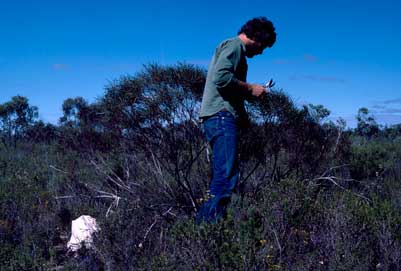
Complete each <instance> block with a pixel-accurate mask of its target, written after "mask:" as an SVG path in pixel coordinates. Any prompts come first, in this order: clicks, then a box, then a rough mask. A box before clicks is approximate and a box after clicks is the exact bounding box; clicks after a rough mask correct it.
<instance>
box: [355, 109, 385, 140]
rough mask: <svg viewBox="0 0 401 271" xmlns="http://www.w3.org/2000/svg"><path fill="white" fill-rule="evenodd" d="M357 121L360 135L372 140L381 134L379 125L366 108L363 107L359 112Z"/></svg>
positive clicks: (357, 130) (357, 129) (357, 131)
mask: <svg viewBox="0 0 401 271" xmlns="http://www.w3.org/2000/svg"><path fill="white" fill-rule="evenodd" d="M356 119H357V121H358V124H357V128H356V133H357V134H358V135H360V136H363V137H367V138H371V137H372V136H375V135H377V134H378V133H379V131H380V129H379V125H378V124H377V122H376V120H375V118H374V117H373V116H372V115H371V114H370V112H369V110H368V109H367V108H366V107H362V108H360V109H359V110H358V115H357V117H356Z"/></svg>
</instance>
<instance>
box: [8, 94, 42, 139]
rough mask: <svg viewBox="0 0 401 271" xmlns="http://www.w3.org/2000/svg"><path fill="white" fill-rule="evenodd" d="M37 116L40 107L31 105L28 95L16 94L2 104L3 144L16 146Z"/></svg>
mask: <svg viewBox="0 0 401 271" xmlns="http://www.w3.org/2000/svg"><path fill="white" fill-rule="evenodd" d="M37 118H38V108H37V107H36V106H30V105H29V102H28V98H26V97H23V96H14V97H12V98H11V101H9V102H6V103H4V104H0V137H1V140H2V142H3V144H4V145H5V146H9V145H10V144H14V146H15V145H16V142H17V140H18V139H19V138H21V137H22V136H23V134H24V133H25V132H26V130H27V129H28V128H29V127H30V126H31V125H33V124H34V123H35V120H36V119H37Z"/></svg>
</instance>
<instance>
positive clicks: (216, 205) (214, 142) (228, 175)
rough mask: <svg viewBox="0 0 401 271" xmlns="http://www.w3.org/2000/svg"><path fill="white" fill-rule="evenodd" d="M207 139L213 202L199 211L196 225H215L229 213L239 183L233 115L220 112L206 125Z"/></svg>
mask: <svg viewBox="0 0 401 271" xmlns="http://www.w3.org/2000/svg"><path fill="white" fill-rule="evenodd" d="M203 127H204V132H205V135H206V139H207V141H208V142H209V144H210V145H211V147H212V159H213V178H212V181H211V184H210V199H209V200H208V201H206V202H205V203H204V204H203V205H202V206H201V207H200V209H199V211H198V214H197V217H196V223H198V224H199V223H201V222H202V221H205V222H207V223H213V222H216V221H217V220H219V219H220V218H221V217H223V216H224V214H225V213H226V208H227V205H228V203H229V202H230V197H231V194H232V192H233V190H234V188H235V186H236V184H237V182H238V177H239V167H238V148H237V143H238V127H237V121H236V119H235V118H234V116H233V115H232V114H231V113H230V112H228V111H220V112H218V113H216V114H215V115H213V116H212V117H209V118H208V119H207V120H206V121H205V122H204V125H203Z"/></svg>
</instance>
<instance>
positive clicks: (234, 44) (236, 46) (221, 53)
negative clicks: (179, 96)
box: [200, 37, 249, 118]
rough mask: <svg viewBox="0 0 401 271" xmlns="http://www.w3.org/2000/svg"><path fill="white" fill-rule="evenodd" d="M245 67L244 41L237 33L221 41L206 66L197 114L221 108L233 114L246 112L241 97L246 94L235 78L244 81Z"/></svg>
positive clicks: (204, 114) (243, 97)
mask: <svg viewBox="0 0 401 271" xmlns="http://www.w3.org/2000/svg"><path fill="white" fill-rule="evenodd" d="M247 71H248V65H247V62H246V57H245V45H244V44H243V43H242V41H241V40H240V39H239V37H235V38H231V39H228V40H225V41H223V42H222V43H220V44H219V46H217V48H216V50H215V52H214V55H213V57H212V61H211V62H210V65H209V68H208V72H207V77H206V84H205V89H204V92H203V98H202V104H201V110H200V117H201V118H203V117H208V116H211V115H213V114H215V113H217V112H219V111H221V110H222V109H227V110H228V111H229V112H231V113H232V114H233V115H234V116H235V117H236V118H239V117H241V116H243V115H244V114H246V112H245V109H244V100H245V99H246V98H247V96H248V95H249V94H248V93H247V92H246V91H244V90H242V89H240V87H239V84H238V81H239V80H240V81H244V82H245V81H246V75H247Z"/></svg>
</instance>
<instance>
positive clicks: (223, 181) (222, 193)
mask: <svg viewBox="0 0 401 271" xmlns="http://www.w3.org/2000/svg"><path fill="white" fill-rule="evenodd" d="M275 41H276V32H275V28H274V26H273V24H272V22H270V21H269V20H267V18H266V17H257V18H254V19H252V20H249V21H248V22H246V23H245V24H244V25H243V26H242V27H241V29H240V30H239V32H238V36H236V37H234V38H231V39H228V40H225V41H223V42H222V43H221V44H220V45H219V46H218V47H217V48H216V50H215V52H214V55H213V57H212V61H211V63H210V65H209V69H208V73H207V78H206V84H205V89H204V93H203V98H202V105H201V110H200V118H201V120H202V121H203V127H204V131H205V134H206V139H207V140H208V142H209V143H210V145H211V147H212V153H213V155H212V159H213V178H212V181H211V184H210V199H209V200H208V201H206V202H205V203H204V204H203V205H202V206H201V208H200V210H199V212H198V214H197V217H196V222H197V223H201V222H202V221H205V222H207V223H213V222H216V221H217V220H218V219H219V218H221V217H223V215H224V214H225V211H226V206H227V204H228V203H229V201H230V197H231V194H232V192H233V190H234V188H235V186H236V184H237V181H238V177H239V168H238V157H237V156H238V153H237V143H238V129H239V128H243V126H245V124H244V123H246V122H247V120H248V116H247V113H246V111H245V108H244V100H245V99H248V100H249V99H251V98H253V97H260V96H261V95H263V94H264V93H266V92H267V91H268V90H267V89H266V88H265V87H264V86H262V85H258V84H249V83H247V82H246V75H247V70H248V66H247V61H246V57H248V58H252V57H254V56H256V55H259V54H262V53H263V50H264V49H266V48H267V47H272V46H273V44H274V43H275Z"/></svg>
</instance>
